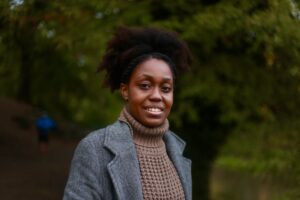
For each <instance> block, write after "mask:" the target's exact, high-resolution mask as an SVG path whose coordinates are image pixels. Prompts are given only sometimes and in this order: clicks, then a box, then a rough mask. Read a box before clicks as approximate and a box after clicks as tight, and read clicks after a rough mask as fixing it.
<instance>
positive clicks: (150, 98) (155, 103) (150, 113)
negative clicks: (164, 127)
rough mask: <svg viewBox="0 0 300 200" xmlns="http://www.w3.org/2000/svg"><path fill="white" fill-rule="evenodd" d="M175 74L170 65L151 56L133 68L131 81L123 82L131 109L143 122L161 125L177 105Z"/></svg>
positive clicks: (138, 119) (148, 124) (144, 123)
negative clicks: (174, 97) (174, 96)
mask: <svg viewBox="0 0 300 200" xmlns="http://www.w3.org/2000/svg"><path fill="white" fill-rule="evenodd" d="M173 84H174V83H173V75H172V72H171V69H170V67H169V65H168V64H167V63H166V62H165V61H163V60H159V59H155V58H151V59H149V60H146V61H144V62H142V63H140V64H139V65H138V66H137V67H136V68H135V69H134V71H133V72H132V74H131V77H130V80H129V83H128V84H121V88H120V89H121V94H122V96H123V98H124V99H125V100H126V101H127V105H126V106H127V110H128V111H129V112H130V114H131V115H132V116H133V117H134V118H135V119H136V120H137V121H139V122H140V123H141V124H143V125H144V126H148V127H156V126H159V125H161V124H162V123H163V122H164V121H165V120H166V118H167V117H168V115H169V113H170V111H171V107H172V105H173V89H174V88H173V86H174V85H173Z"/></svg>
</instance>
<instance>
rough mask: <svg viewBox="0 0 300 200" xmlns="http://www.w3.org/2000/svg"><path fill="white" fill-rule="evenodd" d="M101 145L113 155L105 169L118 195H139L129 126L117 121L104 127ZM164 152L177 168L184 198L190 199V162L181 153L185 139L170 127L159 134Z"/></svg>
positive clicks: (135, 158) (136, 158)
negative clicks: (164, 148) (165, 151)
mask: <svg viewBox="0 0 300 200" xmlns="http://www.w3.org/2000/svg"><path fill="white" fill-rule="evenodd" d="M106 132H107V134H105V135H106V136H105V140H104V145H105V147H106V148H108V149H109V150H110V151H111V152H112V153H113V154H114V155H115V157H114V159H113V160H112V161H111V162H110V163H109V164H108V166H107V167H108V171H109V174H110V176H111V179H112V182H113V185H114V187H115V189H116V192H117V196H118V198H119V199H143V194H142V183H141V175H140V170H139V163H138V157H137V154H136V149H135V146H134V143H133V140H132V136H131V133H132V130H131V128H130V127H129V126H128V125H127V124H126V123H123V122H120V121H117V122H115V123H114V124H112V125H111V126H108V127H107V129H106ZM163 139H164V141H165V144H166V149H167V153H168V155H169V157H170V159H171V161H172V162H173V164H174V166H175V168H176V169H177V171H178V175H179V178H180V180H181V183H182V186H183V189H184V192H185V197H186V199H191V187H192V186H191V175H190V171H191V163H190V161H189V160H188V159H186V158H184V157H183V156H182V152H183V150H184V147H185V143H184V142H183V141H182V140H181V139H180V138H179V137H177V136H176V135H175V134H174V133H172V132H171V131H168V132H167V133H166V134H165V135H164V137H163Z"/></svg>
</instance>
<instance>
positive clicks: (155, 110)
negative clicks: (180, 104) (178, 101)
mask: <svg viewBox="0 0 300 200" xmlns="http://www.w3.org/2000/svg"><path fill="white" fill-rule="evenodd" d="M147 110H148V111H150V112H161V110H160V109H159V108H147Z"/></svg>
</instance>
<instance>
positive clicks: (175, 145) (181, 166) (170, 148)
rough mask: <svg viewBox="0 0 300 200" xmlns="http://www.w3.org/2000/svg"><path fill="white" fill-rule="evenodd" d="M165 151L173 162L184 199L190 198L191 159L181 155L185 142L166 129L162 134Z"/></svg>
mask: <svg viewBox="0 0 300 200" xmlns="http://www.w3.org/2000/svg"><path fill="white" fill-rule="evenodd" d="M164 141H165V144H166V148H167V153H168V155H169V157H170V159H171V161H172V162H173V164H174V166H175V168H176V170H177V173H178V175H179V178H180V180H181V183H182V187H183V190H184V194H185V199H187V200H191V199H192V175H191V160H189V159H187V158H185V157H183V155H182V153H183V150H184V147H185V143H184V141H183V140H181V139H180V138H179V137H178V136H176V135H175V134H173V133H172V132H171V131H168V132H167V133H166V134H165V136H164Z"/></svg>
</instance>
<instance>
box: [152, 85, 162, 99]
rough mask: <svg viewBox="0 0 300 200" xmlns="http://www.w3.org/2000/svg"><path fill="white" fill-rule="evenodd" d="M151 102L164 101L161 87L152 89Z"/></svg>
mask: <svg viewBox="0 0 300 200" xmlns="http://www.w3.org/2000/svg"><path fill="white" fill-rule="evenodd" d="M150 100H152V101H161V100H162V96H161V93H160V88H159V87H155V88H153V89H152V91H151V94H150Z"/></svg>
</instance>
